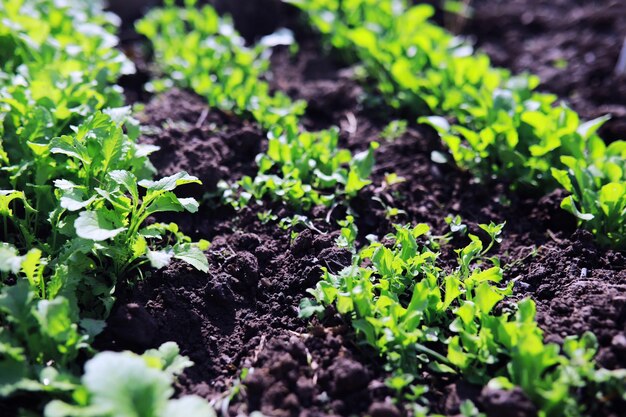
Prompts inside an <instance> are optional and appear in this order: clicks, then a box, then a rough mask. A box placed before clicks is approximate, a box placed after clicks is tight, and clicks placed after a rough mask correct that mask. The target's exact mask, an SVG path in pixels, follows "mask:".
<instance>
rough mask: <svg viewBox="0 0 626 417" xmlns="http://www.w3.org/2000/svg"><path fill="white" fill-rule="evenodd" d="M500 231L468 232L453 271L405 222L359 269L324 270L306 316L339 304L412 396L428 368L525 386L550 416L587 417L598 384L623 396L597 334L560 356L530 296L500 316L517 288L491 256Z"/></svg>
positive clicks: (346, 233)
mask: <svg viewBox="0 0 626 417" xmlns="http://www.w3.org/2000/svg"><path fill="white" fill-rule="evenodd" d="M345 226H346V227H344V230H342V237H341V238H340V239H339V240H338V244H339V245H340V246H342V247H344V246H346V245H347V244H348V245H349V244H350V242H354V240H353V239H351V238H350V236H354V235H355V231H354V225H353V224H352V223H350V222H347V223H345ZM502 226H503V225H496V224H493V223H492V224H489V225H482V226H481V228H482V229H483V230H484V231H485V232H486V233H487V235H488V236H489V241H488V244H487V245H486V246H485V245H484V244H483V242H482V241H481V240H480V239H479V238H478V237H477V236H475V235H472V234H469V235H468V237H469V238H470V243H469V245H467V246H466V247H464V248H461V249H458V250H457V251H456V252H457V255H458V266H457V268H456V269H454V270H453V271H450V272H447V271H446V270H445V269H444V268H443V267H442V266H440V265H439V262H438V253H437V252H434V251H433V250H431V249H430V248H429V242H430V240H431V237H429V228H428V226H426V225H424V224H420V225H417V226H415V227H409V226H403V227H401V226H397V227H396V233H395V234H394V235H389V236H387V238H386V239H385V240H384V242H390V243H385V244H384V243H380V242H374V243H372V244H370V245H369V246H366V247H365V248H363V249H361V250H360V251H359V252H358V253H357V252H355V256H354V261H353V264H352V265H351V266H349V267H347V268H345V269H343V270H342V271H340V272H339V273H338V274H333V273H330V272H329V271H328V270H324V274H323V277H322V280H321V281H320V282H318V284H317V286H316V287H315V288H314V289H312V290H309V292H310V293H311V295H312V296H313V299H307V300H304V301H303V302H302V305H301V315H302V316H304V317H308V316H310V315H312V314H322V313H323V312H324V310H325V307H326V306H329V305H333V306H334V307H335V309H336V310H337V312H338V313H339V314H341V315H342V316H344V317H346V318H347V319H348V320H349V321H350V322H351V324H352V327H353V328H354V331H355V332H356V334H357V336H358V337H359V340H361V341H362V342H363V343H366V344H367V345H369V346H371V347H373V348H375V349H376V350H377V351H378V352H379V353H380V355H381V356H383V357H384V358H385V359H386V362H387V366H388V368H389V370H390V371H392V373H393V378H392V379H391V380H390V381H389V385H390V386H391V387H393V388H394V389H395V390H396V392H398V393H399V394H401V395H402V396H403V397H405V398H412V399H417V398H419V395H420V394H419V393H420V392H421V391H422V388H421V387H420V386H419V385H415V384H416V383H417V382H419V381H420V375H421V374H422V372H421V371H422V370H423V369H424V368H425V367H428V368H429V369H431V370H432V371H435V372H443V373H460V374H462V375H464V376H465V378H466V379H468V380H469V381H471V382H474V383H478V384H485V383H489V384H492V385H494V386H498V387H500V388H504V389H510V388H513V387H514V386H519V387H521V388H522V389H523V390H524V392H525V393H526V394H527V395H528V396H529V398H531V399H532V400H533V401H534V402H535V404H537V406H538V408H539V409H540V410H541V413H540V415H541V416H546V417H556V416H564V415H571V416H574V415H584V413H585V410H584V409H583V408H581V405H580V404H579V402H578V401H577V400H576V396H575V393H576V392H577V391H578V390H579V389H580V388H582V387H586V386H592V385H593V386H595V389H596V390H597V393H598V397H601V396H602V393H605V392H610V393H612V395H608V397H607V398H618V397H619V396H623V390H621V391H620V388H619V387H623V386H624V383H626V379H625V376H626V375H625V374H624V373H623V372H621V371H616V372H610V371H607V370H599V369H597V367H596V365H595V363H594V362H593V356H594V354H595V351H596V344H595V338H594V336H593V335H592V334H590V333H589V334H585V335H584V336H582V337H581V338H574V337H569V338H567V340H566V342H565V344H564V347H563V351H562V352H561V350H560V349H559V346H558V345H555V344H545V343H544V341H543V334H542V331H541V329H540V328H539V327H538V325H537V322H536V320H535V304H534V302H533V301H532V300H529V299H526V300H522V301H520V302H519V303H517V305H516V306H515V308H514V309H513V310H512V311H507V310H506V309H505V310H504V311H503V312H502V313H496V312H495V310H494V308H495V306H496V305H497V304H498V303H499V302H500V301H502V300H504V299H505V298H507V297H508V296H510V295H511V294H512V286H513V283H509V284H508V285H505V286H500V285H499V284H500V283H501V281H502V269H501V267H500V263H499V260H498V259H495V258H487V257H486V255H487V253H488V252H489V250H490V248H491V247H492V245H493V244H494V242H497V241H498V240H499V236H500V234H501V232H502ZM419 241H424V242H425V244H420V243H418V242H419ZM490 381H491V382H490ZM565 410H567V411H565Z"/></svg>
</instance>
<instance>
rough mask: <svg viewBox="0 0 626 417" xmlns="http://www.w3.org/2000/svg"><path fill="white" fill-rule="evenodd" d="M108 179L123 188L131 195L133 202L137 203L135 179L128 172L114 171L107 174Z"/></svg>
mask: <svg viewBox="0 0 626 417" xmlns="http://www.w3.org/2000/svg"><path fill="white" fill-rule="evenodd" d="M109 177H111V179H112V180H113V181H115V182H116V183H117V184H119V185H121V186H122V187H124V189H125V190H126V191H128V193H129V194H130V195H131V197H132V198H133V201H135V202H137V201H139V192H138V191H137V177H136V176H135V175H134V174H133V173H131V172H128V171H123V170H116V171H111V172H109Z"/></svg>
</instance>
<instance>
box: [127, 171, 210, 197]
mask: <svg viewBox="0 0 626 417" xmlns="http://www.w3.org/2000/svg"><path fill="white" fill-rule="evenodd" d="M193 183H195V184H202V182H200V180H199V179H198V178H197V177H194V176H192V175H189V174H187V173H186V172H179V173H177V174H174V175H171V176H169V177H164V178H161V179H160V180H158V181H150V180H142V181H139V185H140V186H141V187H143V188H146V189H147V190H148V194H151V193H159V192H165V191H172V190H174V189H175V188H176V187H179V186H181V185H185V184H193Z"/></svg>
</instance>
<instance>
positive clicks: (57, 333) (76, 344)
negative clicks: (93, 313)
mask: <svg viewBox="0 0 626 417" xmlns="http://www.w3.org/2000/svg"><path fill="white" fill-rule="evenodd" d="M0 323H1V324H2V326H1V327H0V371H1V372H0V374H1V375H2V377H1V378H0V396H7V395H9V394H11V393H13V392H14V391H17V390H28V391H35V390H37V391H53V390H61V391H67V390H71V389H73V387H74V380H73V378H72V376H71V374H69V373H68V370H70V369H71V367H73V366H75V365H74V361H75V360H76V359H77V357H78V354H79V353H80V352H81V351H83V350H87V349H88V342H89V339H90V336H89V334H88V333H89V332H86V330H97V329H96V328H94V327H92V326H91V325H92V324H94V323H92V322H89V321H86V322H84V325H85V327H86V328H89V329H86V328H85V329H83V331H80V330H79V326H78V325H77V324H76V317H75V312H74V311H73V310H72V308H71V304H70V303H69V301H68V300H67V299H66V298H64V297H60V296H59V297H56V298H53V299H51V300H41V299H38V297H37V296H36V294H35V293H34V292H33V291H31V290H30V288H29V285H28V283H27V282H25V281H20V282H18V283H17V284H15V285H13V286H8V287H5V288H3V289H2V290H1V291H0ZM96 326H97V324H96Z"/></svg>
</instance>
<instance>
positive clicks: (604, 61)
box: [0, 0, 626, 417]
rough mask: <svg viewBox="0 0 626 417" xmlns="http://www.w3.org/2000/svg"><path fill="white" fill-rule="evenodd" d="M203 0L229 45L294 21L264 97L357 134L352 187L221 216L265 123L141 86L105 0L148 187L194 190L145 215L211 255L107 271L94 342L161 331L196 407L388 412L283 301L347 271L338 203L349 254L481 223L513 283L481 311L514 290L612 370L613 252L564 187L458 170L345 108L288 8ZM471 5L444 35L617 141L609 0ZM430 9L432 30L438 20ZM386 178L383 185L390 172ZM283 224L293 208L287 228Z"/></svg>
mask: <svg viewBox="0 0 626 417" xmlns="http://www.w3.org/2000/svg"><path fill="white" fill-rule="evenodd" d="M211 3H215V5H216V7H217V10H218V11H219V12H220V13H230V14H232V15H233V18H234V23H235V27H236V28H237V30H238V31H239V32H240V33H242V35H243V36H244V37H245V38H246V41H247V42H248V43H253V42H254V41H257V40H259V39H260V38H261V37H262V36H264V35H267V34H270V33H272V32H274V31H275V30H277V29H279V28H281V27H288V28H289V29H290V30H292V31H293V32H294V34H295V40H296V43H297V44H298V48H297V51H296V50H294V49H293V48H290V47H288V46H277V47H274V48H273V49H272V55H271V59H270V68H269V71H268V72H267V74H266V75H265V76H264V77H265V80H266V81H267V82H268V83H269V86H270V88H271V90H272V91H280V92H283V93H285V94H286V95H288V96H289V97H290V98H291V99H293V100H300V99H301V100H305V101H306V102H307V103H308V106H307V109H306V113H305V114H304V115H303V116H302V118H301V120H300V121H301V125H302V126H303V127H304V128H306V129H307V130H309V131H314V130H321V129H327V128H330V127H331V126H337V127H338V128H339V146H340V147H341V148H345V149H348V150H350V151H351V152H352V153H353V154H357V153H359V152H364V151H367V150H368V149H371V147H370V146H371V144H372V143H373V142H377V143H378V144H379V147H378V148H377V149H376V152H375V164H374V166H373V169H372V171H371V175H370V176H369V179H370V180H371V183H370V184H368V185H366V186H364V187H363V188H362V189H360V190H359V191H358V193H357V194H356V195H355V196H354V197H353V198H351V199H350V200H349V202H348V203H347V204H336V205H331V206H329V207H326V206H322V205H318V206H315V207H312V208H311V209H310V210H298V209H297V208H294V207H293V206H292V205H289V204H288V203H286V202H281V201H276V200H275V199H274V200H271V199H270V198H267V197H266V198H264V199H262V200H260V201H258V202H251V203H250V204H248V205H247V206H245V207H243V208H240V209H239V210H236V209H235V208H233V207H232V206H231V205H228V204H225V203H224V202H223V201H221V200H220V192H221V191H223V184H234V183H236V182H237V181H239V180H241V179H242V178H243V177H245V176H251V177H253V178H254V176H255V175H256V173H257V171H258V167H257V155H258V154H260V153H265V152H267V151H268V139H267V135H266V133H265V130H267V129H264V128H263V127H262V126H261V123H260V122H258V121H254V120H253V118H249V117H248V118H245V117H240V116H237V115H236V112H231V111H226V110H220V109H218V108H217V107H211V106H209V105H207V104H206V103H207V101H206V99H205V98H204V97H201V96H200V95H197V94H196V93H194V92H192V91H190V90H186V89H181V88H177V87H173V88H170V89H168V90H167V91H165V92H160V93H156V94H153V93H148V92H146V91H144V89H143V84H144V83H145V82H147V81H149V80H153V79H154V77H155V76H156V75H157V72H158V71H157V70H156V69H155V67H156V65H155V64H154V63H153V62H152V57H151V56H149V54H147V53H146V51H147V48H146V41H145V40H144V39H143V38H140V37H139V36H138V35H137V34H136V33H135V32H134V31H133V30H132V25H131V21H132V18H135V17H138V16H136V15H137V13H124V11H122V13H121V14H122V15H124V16H125V17H126V18H128V19H129V20H128V21H125V22H124V29H123V32H122V41H123V43H122V50H124V51H125V52H126V53H127V54H128V55H129V57H130V58H131V59H132V60H133V61H134V63H135V64H136V66H137V68H138V73H137V74H134V75H130V76H124V77H123V78H122V79H121V80H120V84H121V85H122V86H123V87H124V88H125V89H126V91H125V93H126V95H125V96H126V100H127V103H128V104H139V105H140V106H139V107H138V108H139V109H140V110H139V111H138V112H137V113H136V114H135V117H136V118H137V119H138V120H139V122H140V124H141V126H142V134H141V136H140V137H139V139H138V141H139V142H140V143H142V144H146V145H156V146H158V147H160V150H158V151H156V152H155V153H154V154H152V155H151V158H150V159H151V161H152V163H153V164H154V166H155V168H156V170H157V176H156V177H157V178H160V177H164V176H170V175H174V174H176V173H177V172H180V171H186V172H187V173H189V174H190V175H193V176H195V177H197V178H198V179H199V180H200V181H201V182H202V184H201V185H200V184H197V183H193V184H187V185H183V186H181V187H180V189H179V191H180V192H179V193H178V196H179V197H187V198H191V197H193V198H195V199H197V200H198V201H200V206H199V209H198V211H197V212H196V213H159V214H157V215H155V216H152V217H151V218H150V219H149V220H148V222H149V223H150V222H156V221H161V222H175V223H176V224H178V227H179V228H180V230H181V231H182V232H183V233H185V234H186V235H188V236H189V237H191V238H192V239H193V240H194V241H197V240H199V239H206V240H208V241H210V242H211V246H210V248H209V249H208V250H207V251H205V254H206V255H207V259H208V272H203V271H201V270H198V269H195V268H193V267H192V266H191V265H189V264H187V263H185V262H182V261H181V260H173V261H172V263H170V264H169V265H167V266H166V267H164V268H162V269H159V270H154V269H148V270H147V271H146V272H144V273H143V279H141V280H136V281H128V282H127V281H123V282H118V283H117V286H116V287H115V304H114V306H113V307H112V310H111V314H110V316H109V317H108V319H107V322H106V328H105V330H104V331H103V333H101V334H100V335H99V336H98V337H97V338H96V340H95V343H94V347H95V348H96V349H97V350H112V351H124V350H130V351H134V352H136V353H138V354H141V353H143V352H144V351H146V350H147V349H152V348H158V347H159V346H160V345H161V344H163V343H165V342H170V341H173V342H176V343H177V344H178V346H179V347H180V350H181V354H182V355H186V356H188V357H189V358H190V359H191V360H192V361H193V362H194V366H192V367H189V368H187V369H186V370H185V371H184V372H183V373H182V374H181V375H180V376H179V377H178V378H177V379H176V382H175V389H176V396H183V395H188V394H195V395H197V396H200V397H203V398H205V399H208V400H210V401H211V404H212V405H213V406H215V407H216V409H217V412H218V413H219V414H220V415H222V416H223V417H228V416H235V415H248V414H249V413H251V412H253V411H257V410H258V411H261V412H262V413H263V414H264V415H267V416H277V417H296V416H297V417H313V416H338V415H339V416H350V415H369V416H371V417H400V416H408V415H409V411H408V408H407V407H405V405H407V404H408V403H407V404H405V403H404V402H403V401H400V402H399V403H398V402H397V401H392V399H393V398H397V397H396V393H394V392H393V390H392V389H391V388H390V387H389V384H388V383H387V381H388V379H389V378H390V377H391V376H392V375H393V372H392V370H391V369H390V368H389V366H388V365H389V364H388V363H386V362H385V360H384V358H383V357H382V355H380V354H379V352H376V351H375V350H374V349H373V348H372V347H371V346H368V345H367V344H365V343H360V342H359V338H358V337H357V335H356V333H355V330H354V328H353V327H352V324H351V322H350V320H349V319H348V318H347V317H345V316H342V315H340V314H339V313H338V312H337V310H336V308H335V306H329V307H327V308H326V314H325V315H324V316H323V317H315V316H314V317H312V318H310V319H305V318H302V317H301V316H300V314H299V313H300V311H301V308H300V305H301V301H302V299H304V298H306V297H310V293H309V292H308V290H309V289H311V288H314V287H315V286H316V284H317V283H318V282H319V281H320V279H322V276H323V273H324V271H329V272H330V273H339V272H340V271H341V270H342V269H343V268H345V267H348V266H350V265H351V262H352V257H353V254H352V253H350V251H349V250H348V249H346V248H345V247H344V248H340V247H338V246H337V244H336V241H337V238H338V237H340V234H341V231H340V227H338V226H337V222H338V221H341V220H343V219H345V218H346V215H347V214H352V215H354V218H355V220H354V222H355V225H356V226H357V227H358V232H359V233H358V236H357V239H356V242H357V245H358V246H359V247H363V246H365V245H367V243H368V236H371V235H374V236H377V237H378V238H379V239H381V240H383V242H385V240H384V238H385V235H387V234H389V233H392V232H394V225H396V224H410V225H416V224H419V223H426V224H428V225H429V226H430V228H431V233H432V235H434V236H443V235H446V233H447V232H448V231H449V229H450V225H449V220H448V221H446V218H449V216H457V215H458V216H460V219H462V222H463V224H464V225H465V226H466V227H467V230H468V231H469V232H470V233H473V234H475V235H477V236H479V238H480V239H482V240H483V241H485V242H487V241H488V240H489V236H488V235H487V233H485V231H484V230H483V229H482V228H481V225H483V224H489V223H490V222H493V223H496V224H500V223H505V227H504V230H503V232H502V235H501V238H502V240H501V241H500V242H498V243H497V244H496V245H495V246H494V247H493V249H491V251H489V256H494V257H498V258H499V259H500V261H501V266H502V269H503V276H504V280H503V283H510V282H514V285H513V294H512V296H511V297H508V298H506V299H505V300H504V301H502V302H500V303H498V304H497V306H496V307H495V309H496V310H497V311H498V312H505V311H509V310H512V309H514V304H515V302H517V301H519V300H522V299H524V298H531V299H532V300H534V301H535V302H536V306H537V322H538V324H539V326H540V328H541V329H542V330H543V332H544V339H545V342H546V343H556V344H559V345H562V344H563V342H564V339H565V338H566V337H567V336H570V335H577V336H581V335H583V334H584V333H585V332H587V331H591V332H593V333H594V334H595V335H596V337H597V339H598V352H597V356H596V361H597V364H598V365H599V366H601V367H604V368H607V369H609V370H615V369H624V368H626V256H625V255H624V252H623V251H619V250H612V249H607V248H605V247H602V246H600V245H599V244H597V243H596V242H595V240H594V236H593V235H592V234H591V233H590V232H588V231H586V230H583V229H580V228H578V227H577V222H576V219H575V218H574V216H572V215H571V214H569V213H567V212H566V211H564V210H563V209H561V208H560V203H561V201H562V199H563V198H564V197H565V196H566V194H567V193H566V192H565V191H564V190H560V189H557V190H555V191H552V192H550V193H549V194H547V195H543V194H542V193H541V192H539V191H538V190H532V189H523V188H521V189H518V190H517V191H515V190H512V189H511V182H509V181H507V180H503V179H498V178H495V176H494V178H492V179H490V180H489V181H478V180H477V179H476V178H475V177H474V176H473V175H472V174H471V173H470V172H468V171H466V170H463V169H461V168H459V167H457V166H456V165H455V164H454V162H453V161H454V160H453V158H452V157H451V156H450V155H449V153H448V151H447V148H446V146H445V145H444V143H443V142H442V140H441V139H440V137H439V135H438V134H437V132H436V131H435V130H434V129H433V128H431V127H429V126H426V125H423V124H418V123H417V120H415V119H416V117H413V115H412V114H411V113H410V112H406V111H404V110H396V109H393V108H392V107H391V106H387V105H385V104H382V101H378V102H376V101H373V100H368V99H365V97H368V94H369V93H371V91H370V90H368V89H367V88H365V87H364V85H363V83H360V82H359V80H362V79H363V77H362V75H360V74H359V69H358V68H356V69H355V67H354V66H349V65H347V64H346V60H345V59H344V58H345V57H343V56H342V55H341V54H339V53H337V52H336V51H330V50H329V49H328V48H327V47H324V45H325V44H324V42H323V40H322V39H321V37H320V35H318V34H317V33H316V32H315V31H314V30H312V29H311V28H310V27H309V26H308V25H307V24H306V22H305V19H304V17H303V16H302V14H301V13H300V12H299V11H297V10H296V9H295V8H294V7H292V6H288V5H285V4H283V3H282V2H280V1H274V0H263V1H252V0H241V1H232V0H231V1H224V2H222V1H217V2H211ZM429 3H435V5H438V2H433V1H431V2H429ZM118 6H119V5H116V7H118ZM473 8H474V17H473V18H472V19H469V20H467V21H465V22H464V23H463V25H462V33H463V34H464V35H467V36H469V37H470V38H472V39H475V40H476V41H477V45H478V47H480V48H482V50H483V51H484V52H486V53H487V54H488V55H489V57H490V58H491V59H492V61H493V64H494V65H497V66H503V67H506V68H509V69H511V70H512V71H513V72H515V73H517V72H521V71H530V72H532V73H535V74H537V75H538V76H539V77H540V78H541V85H540V87H539V89H540V90H541V91H546V92H550V93H554V94H556V95H558V96H559V97H560V98H562V99H563V100H565V101H566V102H567V103H569V104H571V106H572V107H573V109H574V110H576V111H577V112H578V113H579V114H580V115H581V117H582V118H584V119H590V118H594V117H598V116H600V115H602V114H605V113H612V114H613V116H614V118H613V119H612V120H611V121H609V122H608V123H607V124H606V125H605V126H604V127H603V128H602V130H601V135H602V136H603V138H605V139H607V140H608V141H612V140H616V139H622V138H625V137H626V76H624V75H623V76H617V75H615V73H614V67H615V62H616V61H617V56H618V55H619V52H620V48H621V39H623V38H624V37H626V24H625V22H624V19H620V17H621V16H624V15H626V9H625V8H624V6H623V5H622V4H621V3H620V2H618V1H613V0H606V1H597V2H594V3H593V4H590V3H589V2H583V1H577V0H562V1H557V2H545V1H540V0H525V1H510V2H507V1H503V2H495V4H494V2H493V1H482V0H481V1H475V2H473ZM437 19H438V21H439V22H440V23H441V24H444V23H445V22H446V20H444V19H443V15H442V14H441V12H438V14H437ZM261 21H262V24H261V23H259V22H261ZM571 22H576V23H575V24H574V23H571ZM565 64H566V65H565ZM396 119H398V120H400V119H407V124H406V128H401V129H400V130H399V133H398V134H397V135H395V136H394V137H392V136H393V135H390V134H389V132H388V130H389V129H388V125H389V123H390V122H392V121H394V120H396ZM390 174H396V175H397V176H398V177H397V178H398V181H395V182H390V181H389V175H390ZM298 215H300V216H306V218H304V217H301V218H300V219H301V221H300V222H298V221H295V220H293V219H298V217H294V216H298ZM284 219H292V220H291V221H286V220H284ZM281 220H282V221H281ZM468 243H470V239H469V238H468V236H467V235H457V234H455V235H453V236H452V237H451V238H450V241H449V242H447V243H446V244H445V245H442V247H441V249H440V251H441V253H440V255H439V260H440V263H439V264H438V265H439V266H440V267H441V268H443V269H444V270H445V271H452V270H454V269H455V268H456V267H457V253H456V252H455V249H458V248H462V247H464V246H465V245H467V244H468ZM86 359H87V358H83V357H81V358H80V359H79V361H81V362H84V361H85V360H86ZM420 377H421V378H422V380H423V381H422V382H423V383H425V384H426V385H427V386H428V388H429V390H428V392H426V393H425V394H423V396H424V398H426V399H427V402H428V404H429V407H430V412H432V413H440V414H442V415H446V416H458V415H461V412H462V405H463V403H464V402H465V401H466V400H470V401H471V402H472V403H473V404H475V405H476V406H477V407H478V408H479V409H480V411H481V412H484V413H486V415H487V416H490V417H496V416H497V417H505V416H517V417H521V416H524V417H531V416H536V415H537V408H536V405H534V404H533V402H532V401H531V400H530V399H529V398H528V397H527V396H526V394H524V393H523V392H522V390H521V389H519V388H515V389H512V390H502V389H496V388H494V387H493V386H484V387H483V386H481V385H478V384H472V383H470V382H469V381H468V380H467V379H465V378H464V377H463V376H461V375H460V374H452V373H438V372H435V371H432V370H431V369H428V370H426V368H424V370H423V371H422V373H421V375H420ZM580 391H581V392H580V393H579V394H580V395H579V397H580V398H581V401H583V402H584V403H585V405H587V406H588V409H589V413H590V415H593V416H594V417H595V416H598V417H599V416H611V417H618V416H620V415H621V414H620V413H622V412H623V407H625V406H626V404H624V403H623V401H620V400H615V401H614V402H605V401H602V402H598V401H597V399H595V398H593V393H592V392H586V391H585V390H584V389H581V390H580ZM29 398H30V397H29V396H28V395H25V396H21V397H19V399H17V400H15V399H8V400H4V399H3V400H1V401H0V414H3V413H8V414H7V415H11V413H14V412H16V407H28V401H29ZM607 404H608V405H607ZM3 415H4V414H3Z"/></svg>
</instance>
